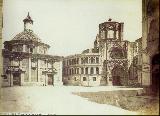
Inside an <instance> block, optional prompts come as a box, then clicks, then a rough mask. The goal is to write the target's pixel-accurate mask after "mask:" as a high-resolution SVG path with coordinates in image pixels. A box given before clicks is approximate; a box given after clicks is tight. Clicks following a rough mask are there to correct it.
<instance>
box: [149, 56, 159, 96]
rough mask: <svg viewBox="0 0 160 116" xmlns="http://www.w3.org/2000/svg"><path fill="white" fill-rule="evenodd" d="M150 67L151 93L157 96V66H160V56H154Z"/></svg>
mask: <svg viewBox="0 0 160 116" xmlns="http://www.w3.org/2000/svg"><path fill="white" fill-rule="evenodd" d="M151 62H152V64H151V65H152V66H151V74H152V79H151V87H152V92H153V93H154V94H155V95H158V94H159V76H160V72H159V66H160V65H159V64H160V54H156V55H154V56H153V58H152V61H151Z"/></svg>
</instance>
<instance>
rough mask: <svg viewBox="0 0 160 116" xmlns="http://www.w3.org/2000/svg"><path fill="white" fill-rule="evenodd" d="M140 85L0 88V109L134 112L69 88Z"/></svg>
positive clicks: (81, 113) (81, 90)
mask: <svg viewBox="0 0 160 116" xmlns="http://www.w3.org/2000/svg"><path fill="white" fill-rule="evenodd" d="M138 89H141V88H119V87H107V86H101V87H78V86H61V87H53V86H45V87H42V86H32V87H31V86H23V87H19V86H15V87H6V88H2V93H1V101H0V105H1V107H0V112H1V114H3V113H10V114H11V113H12V114H18V113H25V114H56V115H58V114H67V115H69V114H80V115H83V114H86V115H93V114H95V115H96V114H97V115H98V114H99V115H103V114H106V115H109V114H119V115H120V114H121V115H125V114H133V115H134V114H137V113H136V112H131V111H127V110H124V109H121V108H118V107H116V106H112V105H106V104H98V103H94V102H91V101H88V100H87V99H86V98H82V97H79V96H76V95H73V94H72V92H87V91H88V92H96V91H113V90H138Z"/></svg>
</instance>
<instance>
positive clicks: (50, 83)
mask: <svg viewBox="0 0 160 116" xmlns="http://www.w3.org/2000/svg"><path fill="white" fill-rule="evenodd" d="M53 78H54V77H53V75H51V74H49V75H48V85H53V82H54V81H53Z"/></svg>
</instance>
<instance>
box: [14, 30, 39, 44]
mask: <svg viewBox="0 0 160 116" xmlns="http://www.w3.org/2000/svg"><path fill="white" fill-rule="evenodd" d="M13 40H32V41H38V42H41V39H40V38H39V37H38V36H37V35H36V34H34V33H33V31H29V30H24V31H23V32H21V33H19V34H17V35H16V36H15V37H14V38H13Z"/></svg>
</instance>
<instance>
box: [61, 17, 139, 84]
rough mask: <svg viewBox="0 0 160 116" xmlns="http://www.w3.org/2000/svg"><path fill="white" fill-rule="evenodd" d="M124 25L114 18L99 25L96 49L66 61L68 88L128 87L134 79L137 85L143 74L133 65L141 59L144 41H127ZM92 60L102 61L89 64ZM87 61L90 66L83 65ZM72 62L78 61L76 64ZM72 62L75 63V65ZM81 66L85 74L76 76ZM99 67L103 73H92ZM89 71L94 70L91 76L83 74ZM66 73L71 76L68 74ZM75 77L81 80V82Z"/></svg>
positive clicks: (95, 42)
mask: <svg viewBox="0 0 160 116" xmlns="http://www.w3.org/2000/svg"><path fill="white" fill-rule="evenodd" d="M123 26H124V24H123V23H119V22H115V21H112V19H109V20H108V21H106V22H104V23H101V24H99V33H98V34H97V36H96V39H95V41H94V48H92V49H88V50H85V51H83V52H82V53H81V54H78V55H71V56H67V57H65V58H64V60H63V72H64V74H63V81H64V83H65V84H66V85H82V86H99V85H115V86H126V85H130V84H131V83H132V82H131V81H130V80H134V83H135V84H137V83H138V81H139V80H138V74H139V73H137V70H136V69H135V68H134V67H133V66H132V65H133V61H134V62H135V60H136V59H138V57H139V54H138V52H139V50H140V45H141V44H140V43H141V40H140V41H139V40H137V42H129V41H127V40H123ZM95 51H96V52H95ZM92 57H93V58H98V59H99V61H98V62H96V63H95V64H94V63H93V64H92V63H90V62H89V61H90V60H91V58H92ZM83 59H86V63H83ZM72 60H73V61H74V60H75V64H72ZM68 62H71V64H69V63H68ZM137 65H138V64H136V66H137ZM77 67H78V70H80V71H81V73H78V74H77V73H74V70H75V72H76V70H77ZM96 67H97V68H98V70H99V72H98V73H95V75H93V74H92V73H90V72H91V70H95V69H96ZM86 68H87V70H89V71H90V72H89V73H88V71H87V73H83V70H85V69H86ZM72 69H73V73H72ZM132 69H133V70H132ZM70 70H71V71H70ZM66 71H67V73H65V72H66ZM69 71H70V72H71V73H70V72H69ZM129 71H130V75H129ZM134 72H135V74H134V76H133V73H134ZM131 75H132V76H131ZM129 76H131V78H129ZM132 77H133V79H132ZM75 78H78V79H77V80H78V81H77V80H76V79H75ZM82 78H84V80H83V79H82ZM85 78H86V79H85ZM93 78H96V79H93ZM93 80H94V81H93ZM135 80H136V81H135ZM130 82H131V83H130Z"/></svg>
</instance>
